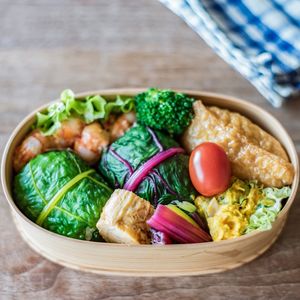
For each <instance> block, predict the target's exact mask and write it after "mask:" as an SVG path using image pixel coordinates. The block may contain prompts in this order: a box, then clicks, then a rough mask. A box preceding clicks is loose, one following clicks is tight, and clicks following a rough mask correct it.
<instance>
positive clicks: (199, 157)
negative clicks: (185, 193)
mask: <svg viewBox="0 0 300 300" xmlns="http://www.w3.org/2000/svg"><path fill="white" fill-rule="evenodd" d="M189 172H190V177H191V180H192V183H193V185H194V187H195V188H196V190H197V191H198V192H199V193H200V194H202V195H204V196H207V197H208V196H214V195H217V194H219V193H222V192H224V191H226V189H227V188H228V186H229V183H230V176H231V169H230V161H229V159H228V157H227V155H226V153H225V151H224V150H223V149H222V148H221V147H220V146H219V145H217V144H215V143H209V142H205V143H202V144H200V145H199V146H197V147H196V148H195V149H194V150H193V152H192V154H191V157H190V161H189Z"/></svg>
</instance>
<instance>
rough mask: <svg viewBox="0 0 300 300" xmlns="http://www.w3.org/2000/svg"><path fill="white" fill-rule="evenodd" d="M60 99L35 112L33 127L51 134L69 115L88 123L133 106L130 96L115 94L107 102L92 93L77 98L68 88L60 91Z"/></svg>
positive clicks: (126, 110)
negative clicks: (40, 111)
mask: <svg viewBox="0 0 300 300" xmlns="http://www.w3.org/2000/svg"><path fill="white" fill-rule="evenodd" d="M60 100H61V101H60V102H57V103H54V104H52V105H50V106H49V107H48V109H47V111H46V112H44V113H37V121H36V125H35V128H39V129H40V130H41V131H42V132H43V134H44V135H52V134H53V133H54V132H55V131H56V130H57V129H58V128H59V127H60V126H61V122H62V121H64V120H67V119H68V118H70V117H79V118H82V119H83V120H84V121H85V122H86V123H87V124H88V123H92V122H93V121H95V120H98V119H105V120H106V119H107V118H108V117H109V115H110V113H111V112H116V113H118V112H122V113H127V112H129V111H131V110H133V108H134V101H133V99H132V98H126V99H123V98H121V97H120V96H117V97H116V99H115V100H114V101H109V102H107V101H106V100H105V99H104V98H103V97H101V96H100V95H94V96H88V97H86V98H85V99H82V100H79V99H76V98H75V95H74V93H73V92H72V91H71V90H69V89H67V90H64V91H63V92H62V93H61V96H60Z"/></svg>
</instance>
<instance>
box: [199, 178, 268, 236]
mask: <svg viewBox="0 0 300 300" xmlns="http://www.w3.org/2000/svg"><path fill="white" fill-rule="evenodd" d="M262 197H263V192H262V189H261V187H260V186H258V185H257V184H256V183H255V182H244V181H242V180H240V179H236V178H233V180H232V184H231V187H230V188H229V189H227V191H225V192H224V193H223V194H220V195H218V196H215V197H212V198H207V197H204V196H198V197H197V198H196V199H195V205H196V206H197V209H198V212H199V213H200V215H201V216H202V217H204V219H206V221H207V225H208V228H209V231H210V234H211V236H212V238H213V240H214V241H220V240H226V239H229V238H234V237H238V236H241V235H242V234H244V233H245V231H246V229H247V226H248V224H249V219H250V216H251V215H252V214H253V213H254V212H255V209H256V206H257V204H258V202H259V200H260V199H261V198H262Z"/></svg>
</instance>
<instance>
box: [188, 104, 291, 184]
mask: <svg viewBox="0 0 300 300" xmlns="http://www.w3.org/2000/svg"><path fill="white" fill-rule="evenodd" d="M194 111H195V117H194V119H193V121H192V122H191V124H190V126H189V127H188V128H187V130H186V131H185V133H184V134H183V137H182V143H183V145H184V147H185V148H186V150H187V151H189V152H191V151H192V150H193V149H194V148H195V147H196V146H197V145H199V144H201V143H203V142H207V141H210V142H214V143H217V144H219V145H220V146H221V147H222V148H223V149H224V150H225V152H226V153H227V155H228V158H229V160H230V162H231V166H232V173H233V175H235V176H237V177H239V178H241V179H249V180H253V179H256V180H258V181H260V182H261V183H263V184H264V185H266V186H274V187H282V186H284V185H289V184H291V183H292V182H293V178H294V168H293V166H292V164H291V163H290V162H289V161H288V157H287V155H286V153H285V151H284V149H283V147H282V146H281V144H280V143H279V142H278V141H277V140H276V139H275V138H274V137H272V136H271V135H270V134H268V133H267V132H265V131H264V130H262V129H261V128H259V127H258V126H257V125H255V124H253V123H252V122H251V121H250V120H248V119H247V118H245V117H243V116H241V115H240V114H238V113H232V112H230V111H228V110H224V109H220V108H217V107H208V108H206V107H205V106H204V105H203V103H202V102H201V101H200V100H199V101H196V102H195V103H194Z"/></svg>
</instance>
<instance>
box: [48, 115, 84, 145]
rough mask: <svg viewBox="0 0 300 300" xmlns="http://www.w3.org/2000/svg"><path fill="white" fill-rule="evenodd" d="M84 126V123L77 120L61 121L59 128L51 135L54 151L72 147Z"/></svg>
mask: <svg viewBox="0 0 300 300" xmlns="http://www.w3.org/2000/svg"><path fill="white" fill-rule="evenodd" d="M84 126H85V123H84V121H82V120H81V119H78V118H71V119H69V120H66V121H63V122H62V123H61V127H60V128H59V129H58V130H57V131H56V132H55V133H54V135H53V139H54V141H53V145H52V147H53V148H56V149H65V148H68V147H72V146H73V145H74V143H75V141H76V139H77V138H79V137H80V136H81V133H82V130H83V128H84Z"/></svg>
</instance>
